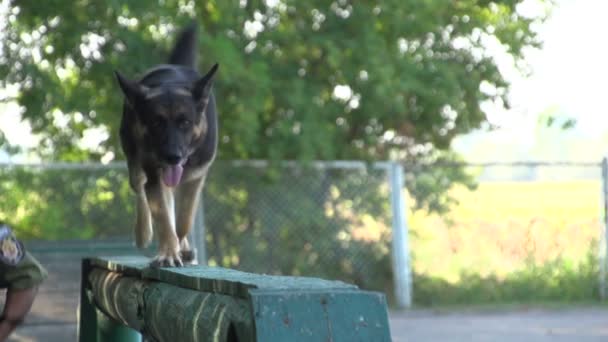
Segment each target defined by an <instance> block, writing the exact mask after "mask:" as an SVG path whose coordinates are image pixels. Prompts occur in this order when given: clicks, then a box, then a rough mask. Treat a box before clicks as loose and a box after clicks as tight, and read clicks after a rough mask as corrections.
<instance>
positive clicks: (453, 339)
mask: <svg viewBox="0 0 608 342" xmlns="http://www.w3.org/2000/svg"><path fill="white" fill-rule="evenodd" d="M390 319H391V331H392V335H393V341H394V342H404V341H416V342H418V341H450V342H464V341H466V342H475V341H488V342H507V341H509V342H511V341H526V342H549V341H551V342H554V341H557V342H561V341H575V342H590V341H608V308H606V309H603V308H574V309H560V310H518V311H509V312H494V313H492V312H467V313H449V314H437V313H433V312H431V311H427V310H416V311H413V312H407V313H395V312H392V313H391V315H390ZM75 340H76V325H75V324H73V323H61V322H54V323H39V322H35V321H34V322H31V323H28V324H27V325H25V326H23V327H22V328H20V329H18V330H17V332H16V334H15V335H14V336H13V338H11V339H10V340H9V341H11V342H38V341H40V342H69V341H75ZM336 342H340V341H336ZM346 342H350V341H346Z"/></svg>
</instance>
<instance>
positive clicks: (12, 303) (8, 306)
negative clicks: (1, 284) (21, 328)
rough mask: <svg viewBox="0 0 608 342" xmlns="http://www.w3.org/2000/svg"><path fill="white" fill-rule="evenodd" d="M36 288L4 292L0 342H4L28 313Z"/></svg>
mask: <svg viewBox="0 0 608 342" xmlns="http://www.w3.org/2000/svg"><path fill="white" fill-rule="evenodd" d="M37 292H38V286H34V287H31V288H28V289H15V288H9V289H8V290H7V291H6V302H5V303H4V311H3V312H2V316H0V342H3V341H5V340H6V339H7V338H8V336H9V335H10V334H11V333H12V332H13V330H15V328H16V327H17V326H18V325H19V324H21V323H22V322H23V320H24V319H25V316H26V315H27V314H28V313H29V312H30V309H31V308H32V303H33V302H34V298H36V293H37Z"/></svg>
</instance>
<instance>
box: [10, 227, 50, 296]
mask: <svg viewBox="0 0 608 342" xmlns="http://www.w3.org/2000/svg"><path fill="white" fill-rule="evenodd" d="M47 275H48V273H47V271H46V270H45V269H44V267H42V265H40V263H39V262H38V261H37V260H36V259H35V258H34V257H33V256H32V255H31V254H29V253H28V252H26V251H25V248H24V247H23V244H22V243H21V242H20V241H19V240H17V239H16V238H15V236H14V235H13V234H12V232H11V230H10V229H9V228H8V226H6V225H0V287H2V288H15V289H26V288H31V287H34V286H36V285H39V284H40V283H42V281H44V279H46V277H47Z"/></svg>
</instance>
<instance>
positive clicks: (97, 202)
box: [0, 162, 608, 324]
mask: <svg viewBox="0 0 608 342" xmlns="http://www.w3.org/2000/svg"><path fill="white" fill-rule="evenodd" d="M395 167H398V168H395ZM434 167H437V168H449V167H453V165H438V166H434ZM465 168H466V170H467V172H468V173H469V174H472V175H474V177H475V179H476V180H477V181H478V182H479V186H478V188H477V189H476V190H475V191H468V190H465V189H459V188H455V189H451V190H450V194H451V195H453V196H454V197H455V198H456V199H457V200H458V202H459V204H458V205H456V206H455V207H454V208H453V210H451V211H450V212H449V213H448V214H446V215H429V214H427V213H422V212H416V211H415V212H412V211H409V210H403V211H401V212H398V214H401V215H403V216H400V215H394V213H395V210H393V208H395V207H401V208H405V204H404V203H403V202H402V200H403V198H401V197H399V196H397V198H395V196H394V195H395V194H401V192H399V191H397V192H393V191H392V189H395V188H401V186H400V185H399V184H400V183H399V181H398V178H395V175H400V176H403V174H402V169H401V167H400V166H398V165H397V164H390V163H385V164H382V165H380V166H378V165H376V166H375V167H373V166H372V165H366V164H364V163H340V162H334V163H332V162H329V163H313V164H311V165H310V166H308V167H296V166H295V165H291V164H289V163H278V164H266V163H262V162H240V163H238V162H216V163H215V165H214V166H213V167H212V169H211V174H210V175H209V177H208V181H207V185H206V188H205V193H204V202H203V207H204V211H202V212H204V218H203V217H202V216H199V217H197V225H196V230H195V232H194V234H193V236H192V239H193V240H194V242H195V244H196V245H197V246H198V249H199V252H200V253H199V254H200V257H201V260H204V261H205V262H207V263H208V264H210V265H217V266H223V267H230V268H235V269H239V270H243V271H250V272H257V273H267V274H290V275H303V276H315V277H323V278H330V279H339V280H343V281H347V282H350V283H354V284H357V285H358V286H360V287H361V288H363V289H367V290H376V291H382V292H384V293H385V294H387V296H388V297H389V300H390V301H392V302H393V303H395V302H397V303H400V302H401V301H402V300H400V299H399V298H396V297H398V295H399V294H400V293H404V292H407V296H409V295H410V292H409V288H407V289H400V288H398V286H399V284H406V287H408V286H409V281H410V280H409V279H408V277H412V275H410V274H409V267H408V266H407V265H409V259H407V260H405V261H403V260H401V261H400V259H399V255H395V248H394V246H393V244H394V239H393V237H395V236H396V235H394V232H395V230H394V228H393V227H395V226H399V221H400V220H401V221H403V222H405V221H407V223H408V224H409V227H410V231H409V238H410V239H411V244H412V253H411V254H412V271H413V272H412V273H413V282H414V291H413V298H414V301H415V302H416V303H418V304H431V305H432V304H433V303H444V304H445V303H450V302H453V301H454V302H459V303H468V302H472V301H474V300H471V298H475V300H477V301H483V300H488V301H496V300H505V299H506V300H509V299H510V298H511V299H512V298H524V299H526V298H528V299H529V298H532V299H534V298H541V299H542V298H547V299H551V298H556V297H558V296H566V295H568V296H570V295H571V297H572V298H574V299H576V298H595V297H597V293H598V292H599V293H600V294H601V293H604V292H602V291H604V290H603V289H604V288H605V282H604V279H605V278H606V271H605V269H606V268H605V267H604V265H605V260H606V259H605V258H604V257H603V256H604V254H605V251H606V249H605V247H604V246H605V239H604V234H603V232H604V225H603V223H602V222H603V219H604V217H605V216H604V212H603V210H604V208H605V205H603V203H605V200H603V198H605V197H602V179H605V178H607V177H608V176H607V175H608V171H606V172H604V173H603V174H602V172H601V164H600V163H575V164H571V163H510V164H503V163H490V164H475V165H468V166H466V167H465ZM407 169H408V168H406V170H407ZM399 170H401V171H399ZM606 170H608V168H606ZM417 172H424V169H420V171H417ZM602 175H603V176H602ZM406 176H407V177H408V178H406V179H410V177H420V176H421V175H420V174H419V173H416V174H409V173H408V172H406ZM395 180H397V181H396V182H395ZM395 184H397V185H395ZM133 204H134V199H133V195H132V193H131V190H130V189H129V186H128V182H127V172H126V168H125V167H124V165H123V164H110V165H101V164H44V165H22V166H16V165H1V166H0V220H4V221H7V222H9V223H11V224H12V225H13V226H14V227H15V229H16V231H17V234H18V235H19V237H20V238H21V239H24V240H25V242H26V246H27V247H28V249H30V250H31V251H33V253H34V254H35V256H37V257H38V258H39V259H40V260H41V262H42V263H43V264H44V265H45V266H47V267H48V268H49V271H50V278H49V281H48V282H47V283H45V285H44V287H43V289H42V290H41V296H40V297H39V298H40V299H39V300H38V301H37V304H36V307H35V309H34V312H33V315H32V316H30V318H29V320H30V322H33V323H35V324H36V323H40V322H44V323H45V324H46V323H48V322H51V323H57V324H63V323H66V324H67V323H70V324H71V323H73V322H75V312H76V306H77V298H76V296H74V293H77V292H78V291H77V289H78V287H79V263H80V259H81V257H83V256H90V255H117V254H138V253H139V254H141V253H142V252H141V251H138V250H136V249H135V248H134V247H133V242H132V241H133V239H132V226H133V221H134V217H135V214H134V205H133ZM405 215H407V220H406V217H405ZM202 222H204V224H202ZM403 222H402V223H403ZM402 228H405V227H402ZM403 238H404V239H405V240H404V241H400V242H399V243H398V245H400V244H404V245H405V247H407V234H405V237H403ZM598 244H599V246H601V251H600V254H599V255H600V258H598ZM144 253H145V254H146V255H148V256H151V255H153V253H154V247H153V246H152V247H151V248H150V249H149V250H147V251H145V252H144ZM401 253H402V254H401V256H402V257H403V255H409V251H408V250H407V248H406V249H405V251H401ZM397 254H398V253H397ZM587 256H588V257H589V258H587ZM586 258H587V259H586ZM400 262H401V263H400ZM395 265H401V266H397V267H395ZM403 265H406V266H403ZM395 268H396V269H398V270H403V269H406V268H407V270H408V272H405V274H404V275H403V274H402V275H400V274H396V272H395V271H394V269H395ZM526 272H527V273H526ZM513 274H515V275H517V276H516V277H515V278H513V277H512V275H513ZM400 276H402V277H405V279H400V280H399V279H397V278H398V277H400ZM396 279H397V280H398V281H396ZM598 279H599V280H600V281H598ZM396 286H397V287H396ZM463 288H464V290H463ZM565 289H570V290H571V291H570V292H568V291H567V290H565ZM395 294H397V296H395Z"/></svg>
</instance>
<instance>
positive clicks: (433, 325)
mask: <svg viewBox="0 0 608 342" xmlns="http://www.w3.org/2000/svg"><path fill="white" fill-rule="evenodd" d="M390 319H391V332H392V335H393V341H394V342H404V341H451V342H461V341H463V342H464V341H467V342H469V341H492V342H507V341H526V342H549V341H551V342H554V341H558V342H560V341H575V342H590V341H608V308H573V309H559V310H518V311H509V312H493V313H492V312H483V313H482V312H477V313H475V312H469V313H449V314H436V313H433V312H430V311H414V312H409V313H391V317H390Z"/></svg>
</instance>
